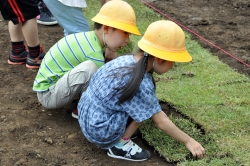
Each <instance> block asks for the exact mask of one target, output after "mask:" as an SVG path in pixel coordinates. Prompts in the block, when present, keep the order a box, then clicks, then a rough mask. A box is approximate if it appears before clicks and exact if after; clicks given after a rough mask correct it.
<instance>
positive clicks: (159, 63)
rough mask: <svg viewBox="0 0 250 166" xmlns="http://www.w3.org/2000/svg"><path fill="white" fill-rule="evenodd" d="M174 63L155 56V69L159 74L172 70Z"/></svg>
mask: <svg viewBox="0 0 250 166" xmlns="http://www.w3.org/2000/svg"><path fill="white" fill-rule="evenodd" d="M173 64H174V62H171V61H166V60H162V59H158V58H155V64H154V66H153V69H154V71H155V72H156V73H157V74H163V73H166V72H167V71H168V70H170V69H171V68H172V67H173Z"/></svg>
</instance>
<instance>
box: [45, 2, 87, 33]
mask: <svg viewBox="0 0 250 166" xmlns="http://www.w3.org/2000/svg"><path fill="white" fill-rule="evenodd" d="M43 1H44V3H45V4H46V6H47V7H48V9H49V10H50V12H51V13H52V14H53V16H54V17H55V19H56V20H57V22H58V24H60V25H61V26H62V27H63V28H64V36H67V35H69V34H72V33H77V32H85V31H90V26H89V23H88V21H87V19H86V17H85V16H84V14H83V11H82V8H79V7H71V6H66V5H64V4H62V3H61V2H59V1H58V0H43Z"/></svg>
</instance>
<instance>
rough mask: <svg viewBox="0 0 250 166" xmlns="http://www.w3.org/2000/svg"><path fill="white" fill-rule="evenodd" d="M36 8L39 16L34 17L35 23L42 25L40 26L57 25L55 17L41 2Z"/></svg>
mask: <svg viewBox="0 0 250 166" xmlns="http://www.w3.org/2000/svg"><path fill="white" fill-rule="evenodd" d="M38 8H39V10H40V15H38V16H37V17H36V19H37V20H36V21H37V23H39V24H42V25H55V24H57V21H56V19H55V17H54V16H53V15H52V13H51V12H50V11H49V9H48V8H47V6H46V5H45V4H44V2H42V1H41V2H39V3H38Z"/></svg>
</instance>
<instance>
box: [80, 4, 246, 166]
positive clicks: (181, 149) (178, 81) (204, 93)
mask: <svg viewBox="0 0 250 166" xmlns="http://www.w3.org/2000/svg"><path fill="white" fill-rule="evenodd" d="M126 2H128V3H129V4H130V5H131V6H132V7H133V9H134V10H135V14H136V18H137V26H138V29H139V30H140V32H141V34H142V35H143V34H144V32H145V30H146V29H147V27H148V25H149V24H150V23H152V22H154V21H157V20H161V19H165V18H162V17H161V16H160V15H159V14H158V13H155V12H154V11H153V10H152V9H150V8H148V7H146V6H144V5H143V4H142V3H141V2H140V1H139V0H126ZM87 3H88V7H87V8H86V9H85V10H84V14H85V16H86V17H87V19H88V21H89V23H90V25H91V26H92V27H93V22H92V21H91V18H92V17H94V16H95V15H96V14H97V13H98V11H99V9H100V5H99V3H97V1H94V0H89V1H88V2H87ZM140 38H141V37H140V36H134V35H131V37H130V40H131V42H130V43H129V45H128V46H127V47H126V48H124V49H122V50H121V51H119V54H120V55H121V54H124V53H127V52H131V51H132V50H134V49H135V48H136V47H135V46H136V45H137V41H138V40H139V39H140ZM186 43H187V49H188V51H189V53H190V54H191V55H192V57H193V61H192V62H189V63H176V64H175V66H174V67H173V69H172V70H171V71H169V72H168V73H166V74H164V75H161V76H159V75H155V78H156V81H157V89H156V93H157V97H158V98H159V99H160V100H161V101H165V102H167V103H169V104H170V105H172V106H173V107H174V108H175V109H176V110H177V111H179V112H180V113H181V114H183V115H185V117H188V118H180V117H178V118H176V117H174V116H170V119H171V120H172V121H173V122H174V123H175V124H176V125H177V126H178V127H179V128H181V129H182V130H183V131H184V132H186V133H187V134H189V135H190V136H192V137H193V138H195V139H196V140H198V141H199V142H200V143H201V144H202V145H203V146H204V147H205V148H206V154H207V155H206V157H205V158H203V159H199V160H196V159H193V158H192V157H191V154H190V153H189V152H188V150H187V149H186V148H185V146H184V145H183V144H181V143H180V142H178V141H175V140H173V139H172V138H171V137H169V136H166V134H164V133H163V132H161V131H160V130H158V129H157V128H156V127H155V125H154V124H153V123H152V122H151V121H150V120H148V121H146V122H145V123H143V125H142V126H141V128H140V131H141V132H142V134H143V138H144V139H145V140H146V141H147V142H148V143H149V144H150V145H151V146H153V147H154V148H155V149H156V150H157V151H158V152H159V153H160V155H161V156H163V157H164V158H165V159H167V160H168V161H178V165H192V166H195V165H197V166H200V165H216V166H217V165H232V166H235V165H241V164H242V165H250V158H249V156H250V146H249V140H250V139H249V138H250V120H249V119H250V79H249V78H248V77H246V76H244V75H242V74H239V73H237V72H235V71H234V70H233V69H232V68H230V67H229V66H227V65H226V64H224V63H222V62H220V61H219V60H218V58H217V57H215V56H213V55H211V53H209V52H208V51H207V50H205V49H203V48H202V47H201V46H200V45H199V44H198V43H197V42H196V41H194V40H191V37H190V35H188V34H187V40H186ZM225 56H227V55H225ZM196 124H198V125H199V126H202V129H203V130H204V131H205V133H202V132H201V131H200V129H198V128H197V127H196V126H197V125H196Z"/></svg>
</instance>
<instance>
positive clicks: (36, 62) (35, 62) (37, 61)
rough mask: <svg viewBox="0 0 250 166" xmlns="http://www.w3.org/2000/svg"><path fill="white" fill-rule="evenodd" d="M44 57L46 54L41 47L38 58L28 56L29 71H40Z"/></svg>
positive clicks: (27, 65)
mask: <svg viewBox="0 0 250 166" xmlns="http://www.w3.org/2000/svg"><path fill="white" fill-rule="evenodd" d="M44 56H45V52H44V51H43V48H42V47H41V46H40V54H39V56H38V57H36V58H33V57H31V56H30V55H29V54H28V55H27V60H26V67H27V68H29V69H39V67H40V65H41V63H42V60H43V58H44Z"/></svg>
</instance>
